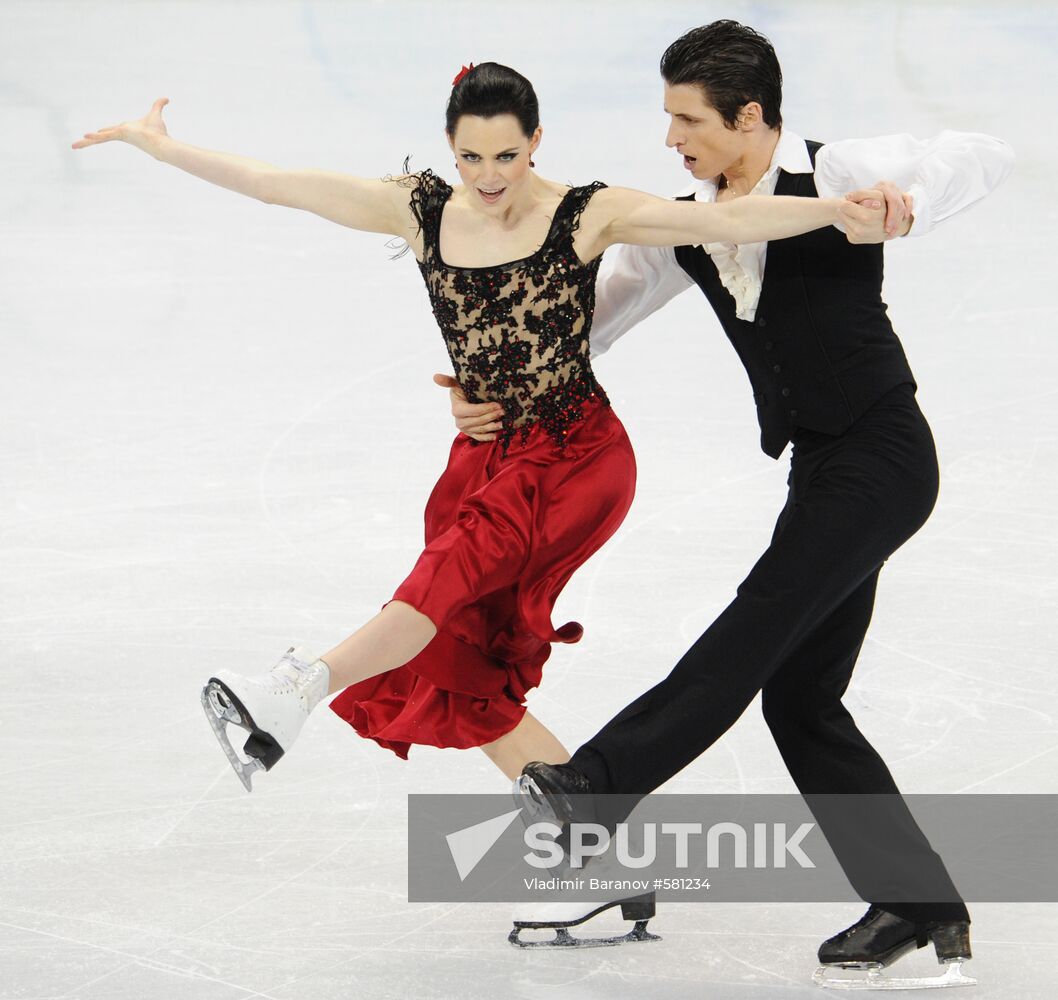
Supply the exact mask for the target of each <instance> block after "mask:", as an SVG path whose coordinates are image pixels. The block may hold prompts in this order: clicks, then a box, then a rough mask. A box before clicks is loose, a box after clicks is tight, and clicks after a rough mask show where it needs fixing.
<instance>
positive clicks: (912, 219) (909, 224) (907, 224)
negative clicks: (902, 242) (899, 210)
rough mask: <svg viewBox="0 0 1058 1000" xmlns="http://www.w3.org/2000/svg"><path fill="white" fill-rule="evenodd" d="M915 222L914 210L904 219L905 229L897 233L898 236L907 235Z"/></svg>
mask: <svg viewBox="0 0 1058 1000" xmlns="http://www.w3.org/2000/svg"><path fill="white" fill-rule="evenodd" d="M914 224H915V213H914V212H912V213H911V214H910V215H909V216H908V217H907V218H906V219H905V220H904V225H903V229H902V231H901V232H899V233H897V236H901V237H902V236H907V234H908V233H910V232H911V227H912V226H913V225H914Z"/></svg>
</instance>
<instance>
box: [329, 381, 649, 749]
mask: <svg viewBox="0 0 1058 1000" xmlns="http://www.w3.org/2000/svg"><path fill="white" fill-rule="evenodd" d="M582 413H583V416H584V419H583V420H581V421H579V422H577V423H574V424H573V425H572V426H571V427H570V428H569V431H568V434H567V437H566V447H565V449H560V448H559V447H558V446H557V445H556V444H555V442H554V440H553V439H552V438H551V436H550V435H549V434H548V433H547V432H546V430H545V429H544V428H543V427H542V426H541V425H539V424H537V425H534V426H533V427H532V429H531V430H530V432H529V436H528V439H527V440H526V441H524V442H522V441H521V436H520V434H519V435H516V436H515V438H514V439H513V440H512V441H511V442H510V444H509V445H508V451H507V455H506V456H504V455H503V454H502V452H501V443H500V441H499V440H498V439H497V440H495V441H489V442H476V441H473V440H472V439H470V438H468V437H466V436H464V435H460V436H459V437H457V438H456V439H455V441H454V442H453V444H452V450H451V453H450V454H449V458H448V465H447V466H446V468H445V470H444V472H443V473H442V474H441V478H440V479H439V480H438V481H437V485H436V486H434V488H433V492H432V493H431V494H430V499H429V501H428V502H427V504H426V548H425V550H424V551H423V553H422V555H420V556H419V559H418V561H417V562H416V564H415V566H414V568H413V569H412V571H411V573H410V575H409V576H408V577H407V579H405V580H404V582H403V583H402V584H401V585H400V586H399V587H398V588H397V591H396V593H395V594H394V595H393V597H392V598H391V600H394V601H403V602H405V603H407V604H410V605H411V606H412V607H414V608H416V609H417V610H418V611H420V612H422V613H423V614H424V615H426V616H427V617H428V618H429V619H430V620H431V621H432V622H433V623H434V625H435V626H436V627H437V635H436V636H434V638H433V639H432V640H431V641H430V643H429V645H427V646H426V648H425V649H423V650H422V652H421V653H419V654H418V656H416V657H415V658H414V659H412V660H410V661H408V662H407V663H406V664H404V665H403V666H401V667H397V668H396V669H395V670H389V671H386V672H385V673H382V674H378V675H376V676H375V677H370V678H368V679H367V680H365V681H361V682H360V683H358V684H353V685H352V686H351V687H348V688H346V689H345V690H344V691H342V692H341V693H340V694H339V695H338V696H337V697H336V698H334V699H333V700H332V701H331V703H330V705H331V709H332V710H333V711H334V712H336V713H337V714H338V715H339V716H341V718H343V719H345V720H346V722H348V723H349V724H350V725H351V726H352V727H353V728H354V729H355V730H356V731H357V732H358V733H359V734H360V735H361V736H364V737H366V738H368V739H372V740H375V741H376V742H377V743H379V744H380V745H381V746H383V747H386V748H388V749H390V750H392V751H393V752H394V753H395V754H397V755H398V756H399V757H403V758H405V759H406V758H407V756H408V750H409V748H410V746H411V745H412V744H414V743H421V744H426V745H429V746H436V747H459V748H466V747H476V746H481V745H482V744H485V743H491V742H492V741H493V740H497V739H499V738H500V737H501V736H503V735H504V734H505V733H508V732H510V731H511V730H512V729H514V727H515V726H517V725H518V723H519V722H520V721H521V719H522V716H523V715H524V714H525V704H524V702H525V695H526V692H528V691H529V690H530V689H531V688H534V687H536V686H537V685H538V684H539V683H540V675H541V671H542V668H543V665H544V663H545V662H546V660H547V658H548V656H550V655H551V644H552V643H554V642H578V641H579V640H580V638H581V636H582V635H583V634H584V629H583V628H582V627H581V626H580V624H579V623H577V622H567V623H566V624H565V625H563V626H561V628H557V629H556V628H555V627H554V625H553V624H552V623H551V612H552V609H553V608H554V604H555V601H556V600H557V599H558V595H559V594H560V593H561V592H562V588H563V587H564V586H565V585H566V583H567V582H568V581H569V579H570V577H571V576H572V575H573V572H574V570H576V569H577V567H578V566H580V565H581V564H582V563H584V562H585V561H586V560H587V559H588V558H589V557H590V556H591V555H592V554H593V553H594V552H596V551H597V550H598V549H599V548H600V547H601V546H602V544H603V543H604V542H605V541H606V540H607V539H608V538H609V537H610V536H611V535H612V534H613V533H614V532H615V531H616V530H617V528H618V527H619V526H620V524H621V522H622V521H623V520H624V518H625V514H627V513H628V509H629V507H630V506H631V505H632V498H633V496H634V495H635V481H636V463H635V455H634V453H633V451H632V445H631V443H630V442H629V440H628V435H627V434H626V433H625V429H624V426H623V425H622V424H621V421H620V420H619V419H618V418H617V415H616V414H615V413H614V412H613V410H612V409H611V408H610V406H609V405H608V404H606V403H604V402H603V401H602V400H601V399H600V398H599V397H598V396H592V397H590V398H589V399H587V400H585V402H584V403H583V404H582ZM386 603H387V604H388V603H389V602H388V601H387V602H386ZM383 607H385V605H383Z"/></svg>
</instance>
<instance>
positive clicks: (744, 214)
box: [583, 188, 851, 257]
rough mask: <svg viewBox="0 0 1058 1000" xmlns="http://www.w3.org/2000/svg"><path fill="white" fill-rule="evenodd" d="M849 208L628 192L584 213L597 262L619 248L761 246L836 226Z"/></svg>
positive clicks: (611, 194) (602, 199)
mask: <svg viewBox="0 0 1058 1000" xmlns="http://www.w3.org/2000/svg"><path fill="white" fill-rule="evenodd" d="M846 204H851V203H849V202H845V201H843V200H842V199H840V198H795V197H788V196H781V195H779V196H775V195H768V196H754V195H747V196H745V197H741V198H735V199H733V200H732V201H726V202H722V203H720V204H714V203H708V202H694V201H668V200H666V199H664V198H658V197H657V196H656V195H652V194H646V193H644V192H642V191H633V190H631V189H629V188H604V189H603V190H601V191H599V192H597V193H596V194H595V196H594V197H593V198H592V200H591V202H590V203H589V205H588V208H587V209H586V210H585V213H584V220H585V223H588V225H587V226H585V227H583V228H590V230H591V231H594V232H596V233H598V236H597V237H596V238H595V240H594V241H593V246H592V247H591V249H592V250H593V251H594V253H592V256H593V257H594V256H596V255H597V254H600V253H602V252H603V250H605V249H606V248H607V247H608V246H610V245H611V244H614V243H632V244H638V245H639V246H656V247H664V246H684V245H686V244H697V243H720V242H723V243H762V242H765V241H767V240H780V239H785V238H786V237H788V236H799V235H800V234H801V233H807V232H809V231H810V230H813V229H821V228H822V227H824V226H829V225H832V224H833V223H835V222H837V221H838V220H839V218H840V217H841V216H840V213H841V212H842V211H843V209H842V206H843V205H846ZM593 217H594V218H593ZM589 220H590V222H589Z"/></svg>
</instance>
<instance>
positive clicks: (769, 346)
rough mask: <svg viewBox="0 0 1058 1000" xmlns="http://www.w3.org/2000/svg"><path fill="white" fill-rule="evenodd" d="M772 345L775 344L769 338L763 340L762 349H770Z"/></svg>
mask: <svg viewBox="0 0 1058 1000" xmlns="http://www.w3.org/2000/svg"><path fill="white" fill-rule="evenodd" d="M774 346H775V345H774V344H773V343H772V342H771V341H770V340H766V341H764V350H766V351H770V350H771V349H772V348H773V347H774Z"/></svg>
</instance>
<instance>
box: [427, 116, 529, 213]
mask: <svg viewBox="0 0 1058 1000" xmlns="http://www.w3.org/2000/svg"><path fill="white" fill-rule="evenodd" d="M540 136H541V129H540V128H539V127H538V128H537V130H536V131H535V132H534V133H533V135H532V136H531V137H529V138H527V137H526V136H525V134H524V133H523V132H522V126H521V124H520V123H519V122H518V119H517V118H516V117H515V116H514V115H496V116H495V117H493V118H480V117H478V116H477V115H463V116H462V117H461V118H460V119H459V121H457V122H456V130H455V134H454V135H451V136H449V138H448V144H449V146H451V147H452V152H453V153H455V156H456V166H457V167H458V168H459V176H460V179H461V180H462V181H463V183H464V184H465V185H466V188H467V191H468V192H469V193H470V195H471V196H472V197H473V199H474V201H475V202H476V203H477V204H478V206H480V207H481V208H483V209H485V210H486V211H489V212H491V211H493V210H495V211H497V212H499V211H502V210H503V209H504V208H505V207H507V206H509V205H510V204H511V202H512V199H514V198H516V197H517V195H518V193H519V191H520V190H521V189H522V188H523V187H524V185H525V184H527V183H528V182H529V175H530V167H529V160H530V158H531V157H532V154H533V153H534V152H535V151H536V147H537V146H539V145H540Z"/></svg>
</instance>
